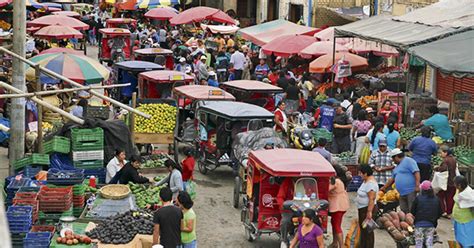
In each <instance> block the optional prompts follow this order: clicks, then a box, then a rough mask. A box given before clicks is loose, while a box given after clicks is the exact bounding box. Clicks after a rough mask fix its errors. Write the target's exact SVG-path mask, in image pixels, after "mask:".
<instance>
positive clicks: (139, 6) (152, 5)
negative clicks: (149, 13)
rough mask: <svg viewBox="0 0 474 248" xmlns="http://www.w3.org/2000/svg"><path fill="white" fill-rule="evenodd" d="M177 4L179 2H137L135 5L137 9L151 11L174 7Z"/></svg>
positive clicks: (162, 0)
mask: <svg viewBox="0 0 474 248" xmlns="http://www.w3.org/2000/svg"><path fill="white" fill-rule="evenodd" d="M177 4H179V0H138V1H137V3H136V4H135V7H136V8H137V9H152V8H157V7H158V6H174V5H177Z"/></svg>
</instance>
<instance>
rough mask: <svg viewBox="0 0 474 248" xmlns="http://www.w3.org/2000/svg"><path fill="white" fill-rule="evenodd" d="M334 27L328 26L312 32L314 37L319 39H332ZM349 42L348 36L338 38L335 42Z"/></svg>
mask: <svg viewBox="0 0 474 248" xmlns="http://www.w3.org/2000/svg"><path fill="white" fill-rule="evenodd" d="M335 28H336V27H328V28H325V29H323V30H321V31H319V32H317V33H315V34H314V37H316V38H318V39H319V40H320V41H333V40H334V29H335ZM349 42H350V39H349V38H338V39H336V43H339V44H342V45H344V44H347V43H349Z"/></svg>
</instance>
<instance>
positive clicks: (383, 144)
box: [379, 139, 387, 146]
mask: <svg viewBox="0 0 474 248" xmlns="http://www.w3.org/2000/svg"><path fill="white" fill-rule="evenodd" d="M379 146H387V140H386V139H381V140H379Z"/></svg>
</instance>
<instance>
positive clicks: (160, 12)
mask: <svg viewBox="0 0 474 248" xmlns="http://www.w3.org/2000/svg"><path fill="white" fill-rule="evenodd" d="M177 15H178V14H177V13H176V12H174V11H173V10H170V9H169V8H155V9H151V10H149V11H148V12H146V13H145V17H146V18H149V19H153V20H169V19H171V18H173V17H175V16H177Z"/></svg>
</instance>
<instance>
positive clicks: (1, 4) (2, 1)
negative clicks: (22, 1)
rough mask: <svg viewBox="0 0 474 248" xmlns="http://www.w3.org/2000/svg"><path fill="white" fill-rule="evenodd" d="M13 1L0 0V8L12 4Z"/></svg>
mask: <svg viewBox="0 0 474 248" xmlns="http://www.w3.org/2000/svg"><path fill="white" fill-rule="evenodd" d="M12 1H13V0H0V8H1V7H4V6H7V5H9V4H11V3H12Z"/></svg>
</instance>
